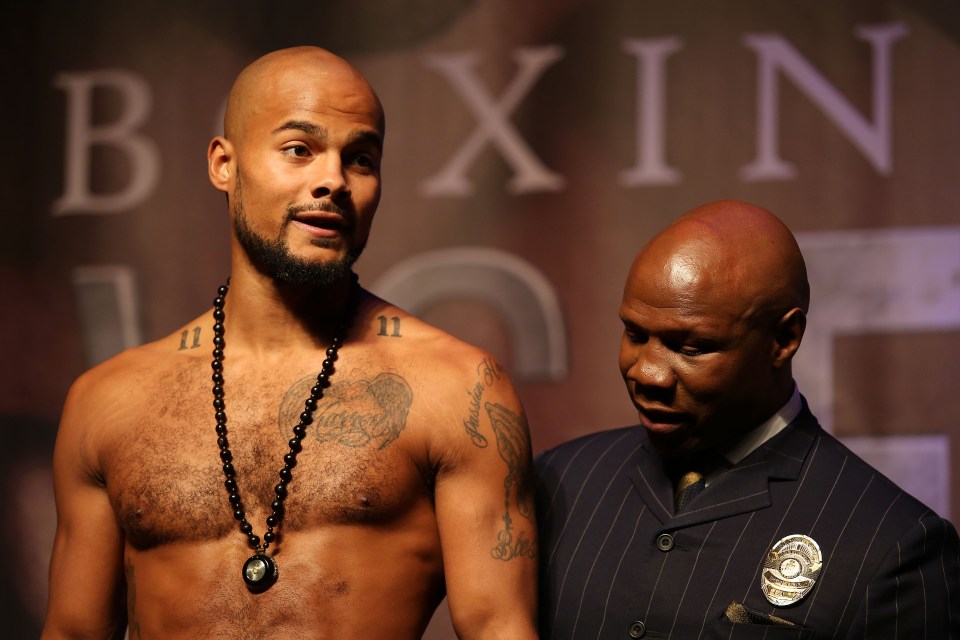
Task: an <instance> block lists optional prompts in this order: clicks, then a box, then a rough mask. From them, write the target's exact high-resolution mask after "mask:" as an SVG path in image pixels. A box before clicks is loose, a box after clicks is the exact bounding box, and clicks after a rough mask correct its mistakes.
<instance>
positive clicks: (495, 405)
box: [436, 381, 537, 637]
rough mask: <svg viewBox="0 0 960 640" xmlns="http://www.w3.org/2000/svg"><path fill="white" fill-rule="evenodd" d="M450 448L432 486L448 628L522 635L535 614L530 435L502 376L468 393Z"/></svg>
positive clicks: (464, 632)
mask: <svg viewBox="0 0 960 640" xmlns="http://www.w3.org/2000/svg"><path fill="white" fill-rule="evenodd" d="M455 448H456V450H457V455H456V456H455V460H454V461H453V462H452V463H451V464H449V465H445V466H444V467H442V468H441V469H440V472H439V474H438V477H437V487H436V508H437V521H438V525H439V528H440V536H441V543H442V546H443V558H444V567H445V572H446V581H447V592H448V599H449V604H450V612H451V617H452V619H453V622H454V626H455V627H456V628H457V629H458V632H459V633H461V637H472V636H471V635H470V634H473V633H476V634H477V637H497V633H498V632H506V633H509V634H512V637H524V634H525V633H527V632H528V631H532V629H533V625H534V620H535V606H536V604H535V603H536V557H537V532H536V516H535V511H534V506H533V494H532V490H531V486H532V482H531V452H530V434H529V430H528V427H527V422H526V416H525V414H524V412H523V408H522V407H521V405H520V402H519V400H518V399H517V397H516V394H515V393H514V391H513V389H512V387H511V386H510V385H509V382H508V381H503V382H502V383H501V384H494V385H491V386H489V387H485V388H484V389H483V393H481V394H479V395H478V396H476V397H474V398H473V402H472V403H471V407H470V409H468V410H467V413H466V418H465V419H464V430H463V433H462V434H461V435H460V439H459V440H458V442H457V443H456V445H455ZM501 623H503V624H504V625H506V626H504V627H503V628H500V629H497V628H496V625H498V624H501ZM488 625H492V626H488ZM484 630H485V631H484Z"/></svg>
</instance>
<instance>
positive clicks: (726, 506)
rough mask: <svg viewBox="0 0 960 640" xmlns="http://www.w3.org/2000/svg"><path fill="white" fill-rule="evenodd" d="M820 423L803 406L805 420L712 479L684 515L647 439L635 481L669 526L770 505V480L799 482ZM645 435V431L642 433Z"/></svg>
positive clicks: (634, 473)
mask: <svg viewBox="0 0 960 640" xmlns="http://www.w3.org/2000/svg"><path fill="white" fill-rule="evenodd" d="M816 428H817V423H816V419H815V418H814V417H813V414H811V413H810V411H809V409H807V406H806V403H804V407H803V410H802V411H801V412H800V415H798V416H797V418H796V419H795V420H794V421H793V422H791V423H790V424H789V425H788V426H787V427H786V428H784V429H783V431H781V432H780V433H778V434H777V435H776V436H774V437H773V438H771V439H770V440H768V441H767V442H765V443H764V444H762V445H761V446H760V447H758V448H757V449H756V450H755V451H753V452H752V453H751V454H750V455H748V456H747V457H746V458H744V459H743V460H741V461H740V462H739V463H738V464H737V465H735V466H733V467H731V468H729V469H726V470H724V471H722V472H721V473H720V474H719V475H717V476H715V477H712V478H711V480H710V484H709V486H707V488H706V489H704V490H703V491H702V492H701V493H700V494H699V495H698V496H697V497H696V498H694V500H693V501H692V502H691V503H690V504H689V506H688V507H687V508H686V509H685V510H684V511H683V513H681V514H679V515H677V516H675V515H674V513H673V487H672V485H671V483H670V480H669V478H668V477H667V475H666V473H665V472H664V470H663V464H662V462H661V461H660V458H659V457H658V456H657V455H656V454H655V453H654V452H653V451H652V450H651V449H650V445H649V442H648V441H647V440H646V434H643V446H642V447H641V448H640V449H639V450H638V454H637V458H636V464H634V465H633V466H632V469H631V473H630V479H631V480H632V481H633V485H634V487H635V488H636V490H637V492H638V493H639V494H640V497H641V498H642V499H643V501H644V502H645V503H646V504H647V506H648V507H649V508H650V511H651V512H652V514H653V515H654V516H655V517H656V518H657V519H658V520H659V521H660V522H661V523H662V524H664V525H669V526H670V527H687V526H691V525H695V524H700V523H703V522H710V521H714V520H719V519H721V518H728V517H730V516H734V515H738V514H741V513H747V512H750V511H756V510H758V509H764V508H766V507H769V506H770V481H771V480H786V481H790V480H796V479H797V478H798V477H799V475H800V469H801V467H802V466H803V461H804V459H805V458H806V456H807V454H808V453H809V451H810V447H811V446H812V444H813V441H814V438H815V435H814V433H815V430H816ZM638 430H639V431H641V432H642V431H643V430H642V428H641V429H638Z"/></svg>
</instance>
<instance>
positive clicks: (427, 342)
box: [345, 297, 529, 468]
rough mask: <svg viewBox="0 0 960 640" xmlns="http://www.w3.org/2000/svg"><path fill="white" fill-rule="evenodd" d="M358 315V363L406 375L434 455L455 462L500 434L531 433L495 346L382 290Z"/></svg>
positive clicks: (521, 438) (415, 420) (522, 438)
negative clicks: (459, 333)
mask: <svg viewBox="0 0 960 640" xmlns="http://www.w3.org/2000/svg"><path fill="white" fill-rule="evenodd" d="M360 321H361V322H362V323H363V324H364V326H365V328H366V329H365V332H364V333H363V343H364V347H365V348H364V352H365V353H364V354H363V355H361V356H360V357H359V358H358V362H359V366H358V367H357V368H358V369H362V368H364V367H365V368H366V369H368V370H370V371H380V370H383V371H386V372H388V373H389V374H396V375H397V376H398V377H400V378H402V382H403V383H404V385H405V386H407V388H408V390H409V393H410V395H411V398H412V401H411V402H412V404H411V420H410V422H411V424H412V425H415V428H416V432H417V433H419V434H420V435H422V436H424V437H425V438H427V440H428V442H429V444H428V445H427V448H428V449H429V450H430V452H431V456H432V458H433V459H434V460H442V461H443V462H444V463H445V464H446V465H447V466H448V468H450V467H451V466H455V465H456V464H457V462H458V461H459V460H462V459H463V458H464V457H465V456H467V453H468V452H472V451H473V450H474V449H484V448H486V446H487V444H488V442H490V443H492V442H496V440H495V437H503V438H508V439H509V440H510V441H511V442H524V443H525V442H526V441H527V440H528V439H529V433H528V429H527V423H526V417H525V415H524V411H523V407H522V404H521V401H520V398H519V396H518V395H517V393H516V390H515V388H514V386H513V382H512V380H511V379H510V376H509V373H508V371H507V369H506V367H505V366H504V365H503V364H501V363H500V362H499V361H497V360H496V359H495V358H494V357H493V356H492V355H491V354H490V353H489V352H487V351H486V350H484V349H481V348H479V347H477V346H474V345H472V344H469V343H467V342H465V341H463V340H461V339H459V338H457V337H455V336H453V335H451V334H449V333H447V332H446V331H443V330H442V329H439V328H437V327H435V326H432V325H430V324H428V323H426V322H424V321H422V320H420V319H418V318H416V317H414V316H412V315H410V314H409V313H407V312H405V311H403V310H402V309H399V308H397V307H395V306H393V305H391V304H389V303H387V302H385V301H383V300H380V299H379V298H373V297H371V300H370V301H368V303H367V304H365V306H364V309H363V316H362V319H361V320H360ZM346 357H347V356H345V359H346ZM366 375H368V376H369V375H372V374H369V373H367V374H366ZM518 446H520V445H518ZM524 446H527V445H524ZM527 455H528V454H527Z"/></svg>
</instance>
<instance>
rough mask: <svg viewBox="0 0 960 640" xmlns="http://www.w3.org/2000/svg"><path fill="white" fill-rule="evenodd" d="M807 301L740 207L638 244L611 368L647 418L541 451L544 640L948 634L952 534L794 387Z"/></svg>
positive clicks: (778, 247) (706, 214)
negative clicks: (826, 424)
mask: <svg viewBox="0 0 960 640" xmlns="http://www.w3.org/2000/svg"><path fill="white" fill-rule="evenodd" d="M808 302H809V286H808V284H807V277H806V268H805V266H804V262H803V257H802V255H801V253H800V249H799V247H798V246H797V243H796V240H795V239H794V237H793V235H792V234H791V233H790V231H789V230H788V229H787V227H786V226H785V225H784V224H783V223H782V222H781V221H780V220H778V219H777V218H776V217H775V216H774V215H773V214H771V213H770V212H768V211H766V210H764V209H761V208H759V207H756V206H752V205H749V204H746V203H742V202H735V201H721V202H713V203H709V204H706V205H704V206H701V207H698V208H696V209H694V210H693V211H691V212H689V213H687V214H685V215H683V216H682V217H680V218H679V219H678V220H676V221H675V222H674V223H673V224H671V225H670V226H669V227H667V228H666V229H665V230H663V231H662V232H660V233H659V234H658V235H656V236H655V237H654V238H653V239H652V240H651V241H650V242H649V243H648V244H647V245H646V246H645V247H644V248H643V249H642V250H641V252H640V253H639V254H638V255H637V257H636V259H635V260H634V262H633V265H632V267H631V269H630V274H629V277H628V279H627V282H626V286H625V288H624V294H623V302H622V304H621V306H620V319H621V320H622V322H623V326H624V332H623V338H622V342H621V347H620V370H621V372H622V374H623V379H624V381H625V382H626V385H627V390H628V392H629V394H630V398H631V399H632V401H633V403H634V405H635V406H636V409H637V413H638V415H639V423H640V424H639V425H638V426H632V427H627V428H622V429H616V430H612V431H604V432H600V433H594V434H591V435H588V436H585V437H582V438H579V439H577V440H574V441H572V442H569V443H566V444H563V445H561V446H559V447H557V448H555V449H552V450H550V451H547V452H545V453H544V454H542V455H541V456H539V458H538V460H537V469H538V474H539V482H538V488H537V503H538V518H539V523H540V527H541V529H540V536H541V538H540V540H541V556H540V558H541V577H540V591H541V598H540V619H541V637H542V638H552V639H556V640H568V639H571V638H591V639H597V638H643V637H648V638H658V639H663V638H674V639H679V640H696V639H698V638H733V639H736V638H766V639H767V640H782V639H785V638H868V639H870V640H873V639H877V638H909V639H911V640H919V639H920V638H929V639H933V638H937V639H943V638H960V557H958V555H960V544H958V539H957V532H956V530H955V529H954V527H953V526H952V525H951V524H950V523H949V522H948V521H946V520H944V519H942V518H940V517H939V516H938V515H937V514H936V513H934V512H932V511H931V510H930V509H928V508H927V507H925V506H924V505H923V504H921V503H920V502H918V501H917V500H916V499H914V498H913V497H911V496H909V495H907V494H906V493H904V492H903V490H901V489H900V488H899V487H897V486H896V485H895V484H894V483H892V482H891V481H890V480H888V479H887V478H885V477H884V476H883V475H881V474H880V473H879V472H877V471H876V470H875V469H873V468H871V467H870V466H869V465H867V464H866V463H865V462H863V461H862V460H860V459H859V458H857V457H856V456H855V455H854V454H853V453H851V452H850V451H849V450H848V449H847V448H846V447H844V446H843V445H842V444H841V443H840V442H838V441H837V440H836V439H835V438H833V437H832V436H830V435H829V434H827V433H826V432H824V431H823V429H822V428H821V427H820V426H819V425H818V424H817V420H816V418H814V416H813V415H812V414H811V413H810V411H809V409H808V408H807V405H806V402H805V401H804V399H803V397H802V396H801V395H800V393H799V390H798V389H797V386H796V384H795V382H794V380H793V376H792V374H791V367H790V363H791V359H792V358H793V355H794V354H795V353H796V352H797V349H798V348H799V346H800V341H801V339H802V337H803V333H804V329H805V326H806V313H807V307H808ZM678 485H679V486H678ZM684 489H685V490H684Z"/></svg>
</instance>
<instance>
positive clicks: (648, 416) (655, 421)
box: [634, 403, 687, 433]
mask: <svg viewBox="0 0 960 640" xmlns="http://www.w3.org/2000/svg"><path fill="white" fill-rule="evenodd" d="M634 404H635V406H636V407H637V414H638V416H639V417H640V424H641V425H643V428H644V429H647V430H648V431H659V432H664V433H667V432H670V431H676V430H677V429H679V428H681V427H682V426H683V425H684V424H686V422H687V416H686V414H683V413H679V412H676V411H665V410H663V409H655V408H653V407H644V406H643V405H641V404H637V403H634Z"/></svg>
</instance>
